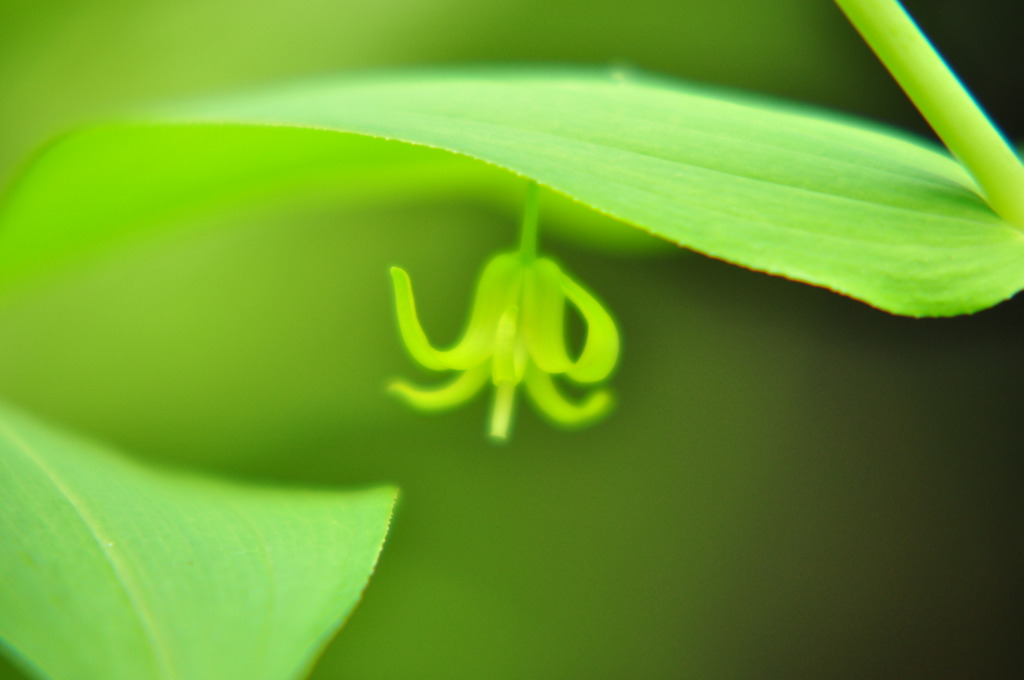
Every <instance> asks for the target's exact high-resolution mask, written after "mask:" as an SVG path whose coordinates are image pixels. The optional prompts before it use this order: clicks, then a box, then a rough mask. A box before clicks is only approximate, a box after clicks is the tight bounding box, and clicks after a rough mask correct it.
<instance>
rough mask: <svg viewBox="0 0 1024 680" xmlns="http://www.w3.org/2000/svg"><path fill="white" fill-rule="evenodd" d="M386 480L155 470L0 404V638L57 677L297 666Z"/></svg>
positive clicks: (337, 610) (162, 675) (378, 508)
mask: <svg viewBox="0 0 1024 680" xmlns="http://www.w3.org/2000/svg"><path fill="white" fill-rule="evenodd" d="M394 496H395V492H394V490H393V489H390V488H380V489H373V490H367V491H359V492H349V493H339V492H333V491H311V490H282V489H272V488H256V487H244V486H237V485H233V484H228V483H223V482H217V481H212V480H209V479H204V478H199V477H192V476H186V475H184V474H176V473H168V472H156V471H153V470H150V469H148V468H145V467H142V466H140V465H138V464H136V463H133V462H130V461H128V460H126V459H123V458H120V457H118V456H116V455H115V454H113V453H111V452H109V451H107V450H105V449H103V448H102V447H99V446H97V445H95V444H91V443H88V442H85V441H82V440H80V439H77V438H75V437H73V436H71V435H68V434H65V433H61V432H58V431H56V430H55V429H51V428H50V427H49V426H46V425H43V424H41V423H39V422H36V421H34V420H32V419H30V418H27V417H25V416H23V415H21V414H18V413H16V412H14V411H12V410H10V409H8V408H3V409H2V410H0V499H2V509H0V546H2V548H0V583H3V587H2V588H0V638H3V640H4V641H5V642H6V644H8V645H9V646H10V647H11V648H12V649H13V650H14V652H15V654H16V658H18V659H19V660H21V661H23V662H24V663H25V665H26V667H27V668H30V669H32V670H34V671H36V672H38V673H39V675H40V676H42V677H48V678H54V679H55V680H95V679H96V678H103V679H104V680H122V679H124V680H129V679H130V680H149V679H160V680H169V679H171V678H174V679H180V680H200V679H206V678H208V679H210V680H223V679H224V678H249V679H253V680H284V679H287V678H295V677H298V676H300V675H301V674H302V673H304V672H305V671H307V670H308V667H309V666H310V665H311V664H312V662H313V660H314V659H315V656H316V655H317V653H318V652H319V651H320V649H321V647H322V646H323V645H324V644H326V642H327V641H328V639H329V638H330V636H331V634H332V633H333V632H334V631H335V630H336V629H337V627H338V626H339V625H340V623H341V621H342V620H343V619H344V618H345V616H346V615H347V614H348V613H349V612H350V611H351V609H352V607H353V606H354V605H355V603H356V601H357V600H358V599H359V596H360V594H361V592H362V590H363V588H364V587H365V585H366V581H367V579H368V578H369V576H370V573H371V571H372V570H373V567H374V564H375V563H376V560H377V556H378V553H379V551H380V548H381V544H382V542H383V540H384V534H385V532H386V530H387V525H388V521H389V517H390V514H391V508H392V504H393V501H394Z"/></svg>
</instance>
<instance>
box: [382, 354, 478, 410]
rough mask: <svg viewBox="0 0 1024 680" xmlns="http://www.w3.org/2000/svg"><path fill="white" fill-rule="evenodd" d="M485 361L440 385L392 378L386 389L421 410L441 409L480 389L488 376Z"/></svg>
mask: <svg viewBox="0 0 1024 680" xmlns="http://www.w3.org/2000/svg"><path fill="white" fill-rule="evenodd" d="M487 369H488V366H487V363H486V362H485V363H481V364H480V365H478V366H474V367H473V368H470V369H469V370H467V371H465V372H463V373H462V375H460V376H459V377H457V378H456V379H455V380H453V381H452V382H450V383H448V384H447V385H444V386H442V387H435V388H426V387H418V386H416V385H413V384H411V383H409V382H406V381H405V380H394V381H392V382H391V384H390V385H388V391H389V392H391V393H392V394H394V395H396V396H398V397H399V398H401V399H402V400H403V401H405V402H406V403H408V404H410V405H411V406H413V407H415V408H417V409H420V410H421V411H443V410H445V409H449V408H453V407H455V406H458V405H459V404H462V403H464V402H467V401H469V400H470V399H472V398H473V396H474V395H475V394H476V393H477V392H479V391H480V388H481V387H483V385H484V383H486V382H487V377H488V370H487Z"/></svg>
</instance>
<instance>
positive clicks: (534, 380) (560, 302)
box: [389, 185, 619, 439]
mask: <svg viewBox="0 0 1024 680" xmlns="http://www.w3.org/2000/svg"><path fill="white" fill-rule="evenodd" d="M536 212H537V189H536V185H533V186H532V187H531V191H530V194H529V197H528V201H527V211H526V216H525V218H524V222H523V225H524V227H523V239H522V245H521V247H520V249H519V250H517V251H513V252H508V253H500V254H498V255H496V256H495V257H493V258H492V259H491V260H490V262H488V264H487V266H486V267H485V268H484V270H483V273H482V274H481V275H480V280H479V282H478V283H477V289H476V297H475V300H474V303H473V309H472V312H471V314H470V319H469V323H468V326H467V328H466V331H465V334H464V335H463V337H462V339H461V340H459V341H458V342H457V343H456V344H455V345H454V346H453V347H452V348H450V349H443V350H442V349H437V348H435V347H434V346H433V345H432V344H431V343H430V341H429V340H428V339H427V335H426V333H425V332H424V330H423V327H422V325H421V324H420V321H419V317H418V315H417V313H416V302H415V299H414V298H413V292H412V281H411V280H410V279H409V275H408V274H407V273H406V272H405V270H403V269H401V268H399V267H392V268H391V279H392V282H393V284H394V289H395V306H396V309H397V313H398V325H399V329H400V331H401V334H402V339H403V341H404V342H405V346H406V348H407V349H408V350H409V353H410V354H411V355H412V357H413V358H414V359H415V360H416V361H418V362H419V363H420V364H422V365H423V366H424V367H425V368H428V369H430V370H434V371H458V372H461V374H460V375H459V376H457V377H456V378H455V379H454V380H452V381H451V382H449V383H448V384H445V385H443V386H441V387H438V388H423V387H419V386H416V385H412V384H410V383H408V382H406V381H404V380H395V381H393V382H392V383H391V385H390V386H389V389H390V391H391V392H392V393H394V394H395V395H397V396H399V397H400V398H402V399H404V400H405V401H406V402H408V403H409V404H411V405H412V406H414V407H416V408H418V409H421V410H424V411H440V410H445V409H448V408H452V407H454V406H458V405H459V404H462V403H464V402H466V401H468V400H470V399H471V398H472V397H473V396H474V395H476V394H477V393H478V392H480V391H481V390H482V389H483V387H484V385H486V384H487V383H488V382H490V383H491V384H492V385H493V386H494V403H493V407H492V410H491V418H490V436H491V437H493V438H495V439H506V438H507V437H508V432H509V429H510V426H511V422H512V414H513V411H514V407H515V397H516V388H517V387H518V386H519V385H520V383H522V384H523V385H524V386H525V388H526V393H527V395H528V396H529V397H530V399H531V400H532V401H533V403H534V404H535V405H536V407H537V408H538V409H539V410H540V412H541V413H542V414H544V415H545V416H547V417H548V418H549V419H550V420H551V421H553V422H554V423H556V424H560V425H565V426H582V425H585V424H589V423H591V422H594V421H595V420H597V419H599V418H600V417H601V416H603V415H604V414H605V413H607V411H608V410H609V408H611V405H612V396H611V392H610V391H609V390H608V389H606V388H595V389H594V390H593V391H591V392H590V394H588V395H587V396H586V397H584V398H583V399H582V400H580V401H573V400H571V399H569V398H567V397H566V396H565V395H564V394H563V393H562V392H561V391H560V390H559V387H558V386H557V385H556V383H555V380H554V378H553V376H559V375H560V376H565V377H566V378H568V379H569V380H571V381H572V382H575V383H577V384H581V385H590V384H594V383H599V382H601V381H603V380H605V379H606V378H607V377H608V376H609V375H610V374H611V372H612V370H613V369H614V368H615V364H616V362H617V360H618V355H619V333H618V329H617V328H616V326H615V322H614V320H613V319H612V317H611V315H610V314H609V313H608V312H607V311H606V310H605V309H604V307H603V306H602V305H601V303H600V302H598V300H597V298H595V297H594V296H593V295H591V294H590V293H589V292H588V291H587V290H586V289H585V288H584V287H583V286H581V285H580V284H579V283H577V282H576V281H574V280H573V279H572V278H570V277H569V276H568V275H567V274H566V273H565V272H563V271H562V269H561V268H560V267H559V266H558V265H557V264H555V263H554V262H553V261H552V260H550V259H548V258H545V257H539V256H537V254H536ZM566 300H568V301H569V302H570V303H571V304H572V305H573V306H575V308H576V309H577V310H578V311H579V313H580V316H581V317H582V318H583V321H584V322H585V324H586V340H585V341H584V344H583V348H582V350H581V351H580V352H579V354H578V355H577V356H573V354H574V353H572V352H570V350H569V349H568V347H567V344H566V333H565V317H566V304H565V303H566Z"/></svg>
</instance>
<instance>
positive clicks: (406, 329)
mask: <svg viewBox="0 0 1024 680" xmlns="http://www.w3.org/2000/svg"><path fill="white" fill-rule="evenodd" d="M391 282H392V283H393V284H394V289H395V311H396V313H397V316H398V329H399V331H400V332H401V334H402V341H403V342H404V343H405V347H406V349H408V350H409V354H411V355H412V357H413V359H415V360H416V361H418V362H419V363H420V364H422V365H423V366H424V367H426V368H429V369H431V370H434V371H446V370H460V371H461V370H466V369H468V368H469V367H471V366H473V365H475V364H478V363H480V362H481V361H483V360H484V359H485V358H487V354H488V352H489V348H488V346H487V343H486V335H485V333H484V332H483V331H484V330H485V329H482V328H473V327H472V326H471V327H470V328H469V329H467V331H466V334H465V336H464V337H463V339H462V341H460V342H459V343H458V344H457V345H456V346H455V347H453V348H451V349H448V350H440V349H437V348H436V347H434V346H433V345H432V344H431V343H430V340H429V339H428V338H427V334H426V332H425V331H424V330H423V325H422V324H421V323H420V319H419V315H418V314H417V313H416V300H415V297H414V296H413V292H412V280H411V279H410V278H409V274H408V273H406V271H405V270H404V269H402V268H401V267H392V268H391Z"/></svg>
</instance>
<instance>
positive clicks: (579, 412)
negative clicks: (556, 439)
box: [526, 366, 612, 427]
mask: <svg viewBox="0 0 1024 680" xmlns="http://www.w3.org/2000/svg"><path fill="white" fill-rule="evenodd" d="M526 392H527V394H529V395H530V398H531V399H532V400H533V403H534V404H536V405H537V408H538V409H539V410H540V411H541V412H542V413H544V414H545V415H546V416H548V417H549V418H550V419H551V420H553V421H554V422H556V423H558V424H560V425H565V426H568V427H575V426H580V425H586V424H588V423H591V422H593V421H595V420H597V419H598V418H600V417H602V416H603V415H604V414H605V413H607V412H608V410H609V409H610V408H611V406H612V395H611V392H610V391H608V390H606V389H599V390H594V391H593V392H591V393H590V394H589V395H587V397H586V398H585V399H584V400H583V401H582V402H580V403H578V404H577V403H573V402H571V401H569V400H568V399H566V398H565V396H564V395H562V393H561V392H559V391H558V388H557V387H555V383H554V381H553V380H552V379H551V376H550V375H548V374H547V373H545V372H544V371H541V370H540V369H538V368H537V367H535V366H531V367H530V370H529V371H527V373H526Z"/></svg>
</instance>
